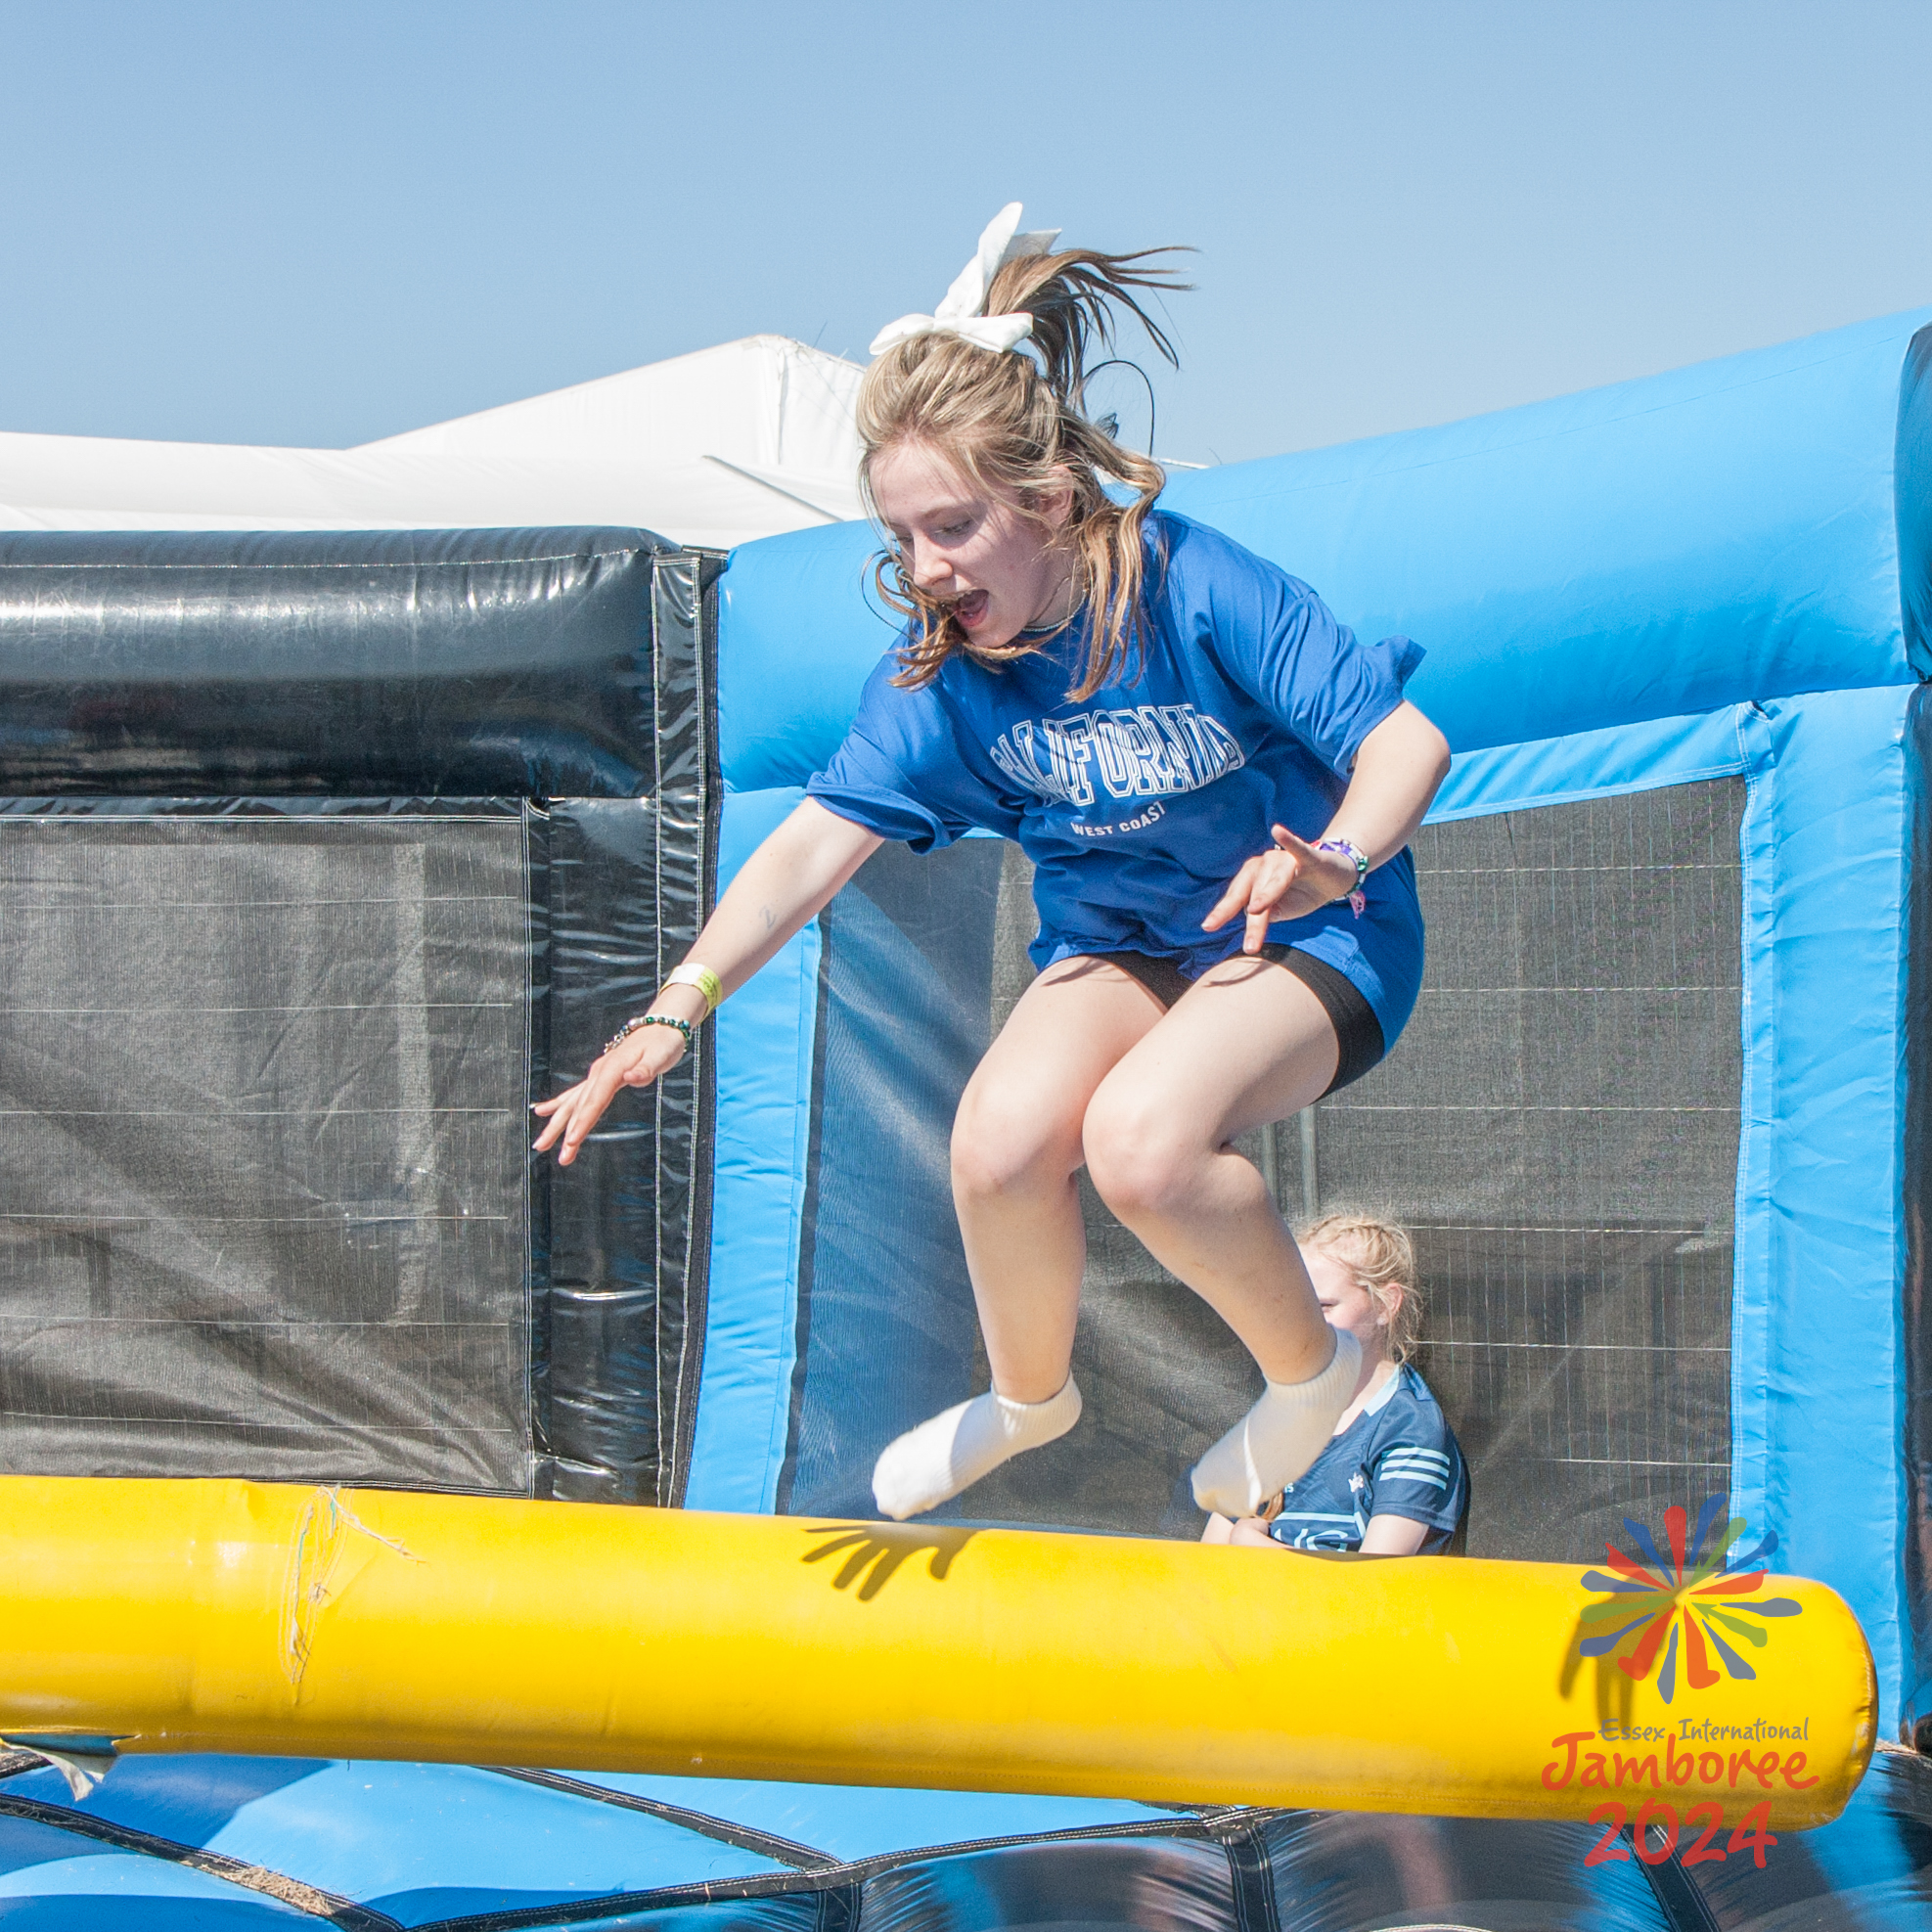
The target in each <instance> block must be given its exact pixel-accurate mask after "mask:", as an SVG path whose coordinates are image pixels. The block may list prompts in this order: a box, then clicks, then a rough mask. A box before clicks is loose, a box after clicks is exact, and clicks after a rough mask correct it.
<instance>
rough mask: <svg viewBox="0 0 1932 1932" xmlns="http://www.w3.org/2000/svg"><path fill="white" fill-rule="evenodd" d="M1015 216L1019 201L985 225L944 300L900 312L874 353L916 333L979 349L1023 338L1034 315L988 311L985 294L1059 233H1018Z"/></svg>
mask: <svg viewBox="0 0 1932 1932" xmlns="http://www.w3.org/2000/svg"><path fill="white" fill-rule="evenodd" d="M1019 214H1020V204H1019V203H1018V202H1008V203H1007V205H1006V206H1005V207H1003V208H1002V209H1001V210H1000V212H999V213H998V214H996V215H995V216H994V217H993V219H992V220H991V221H989V222H988V223H987V224H986V229H985V232H984V233H983V234H982V235H981V236H980V238H979V250H978V252H977V253H976V254H975V255H974V256H973V258H972V259H971V260H970V261H969V262H967V263H966V266H965V267H964V268H963V269H961V270H960V272H959V274H958V275H957V276H955V277H954V278H953V286H952V287H951V288H950V289H948V290H947V291H946V298H945V300H944V301H942V302H941V303H940V304H939V306H938V307H937V308H936V309H935V310H934V311H933V312H932V313H931V314H930V315H902V316H901V317H900V318H899V320H898V321H897V322H888V323H887V324H886V325H885V327H884V328H883V329H881V330H880V331H879V332H878V334H877V335H876V336H875V337H873V345H872V352H873V354H874V355H883V354H884V353H885V351H886V350H887V349H889V348H891V347H893V346H894V345H895V344H897V343H899V342H907V341H911V340H912V338H913V337H915V336H964V337H966V340H967V341H968V342H977V343H978V344H979V346H980V347H981V348H982V349H1011V348H1013V347H1016V346H1017V345H1018V344H1019V343H1020V342H1023V341H1024V340H1025V339H1026V337H1028V336H1029V335H1030V334H1031V333H1032V330H1033V318H1032V317H1031V316H1030V315H1026V314H1023V313H1022V314H1017V315H988V314H987V313H986V292H987V290H988V289H990V288H991V287H992V286H993V278H994V276H996V275H997V274H998V273H999V272H1000V270H1001V269H1003V268H1004V267H1005V266H1006V265H1007V263H1008V262H1010V261H1023V260H1025V258H1026V257H1027V256H1028V255H1044V254H1045V253H1046V252H1047V251H1048V250H1049V249H1050V248H1051V247H1053V246H1054V244H1055V243H1056V242H1057V241H1058V240H1059V233H1060V232H1059V230H1058V229H1057V228H1040V229H1035V230H1034V231H1033V232H1032V233H1030V234H1026V235H1022V234H1020V233H1019V232H1018V230H1019Z"/></svg>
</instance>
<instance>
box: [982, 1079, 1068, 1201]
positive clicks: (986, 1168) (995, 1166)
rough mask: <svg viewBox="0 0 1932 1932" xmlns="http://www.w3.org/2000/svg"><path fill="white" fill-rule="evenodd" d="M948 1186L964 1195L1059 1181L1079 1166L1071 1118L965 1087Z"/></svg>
mask: <svg viewBox="0 0 1932 1932" xmlns="http://www.w3.org/2000/svg"><path fill="white" fill-rule="evenodd" d="M952 1163H953V1188H954V1191H955V1192H957V1193H959V1194H962V1195H964V1196H966V1198H967V1199H969V1200H988V1199H993V1198H995V1197H997V1196H999V1195H1003V1194H1011V1193H1018V1192H1026V1191H1031V1190H1033V1189H1035V1188H1039V1187H1059V1186H1062V1185H1064V1183H1065V1182H1066V1181H1067V1179H1068V1178H1069V1177H1070V1176H1071V1175H1072V1173H1073V1172H1074V1170H1075V1169H1076V1168H1077V1167H1078V1166H1079V1165H1080V1130H1079V1125H1078V1123H1077V1122H1076V1121H1070V1120H1060V1119H1057V1118H1056V1116H1055V1114H1054V1112H1053V1110H1052V1109H1051V1108H1050V1107H1046V1106H1041V1105H1028V1104H1025V1103H1023V1102H1017V1101H1015V1099H1014V1097H1012V1096H1011V1095H1004V1096H1002V1095H996V1094H987V1093H984V1092H981V1091H978V1090H976V1089H974V1088H970V1087H968V1088H967V1089H966V1097H965V1099H964V1100H962V1101H961V1102H960V1110H959V1113H958V1115H957V1116H956V1117H955V1119H954V1121H953V1148H952Z"/></svg>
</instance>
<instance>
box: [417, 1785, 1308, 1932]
mask: <svg viewBox="0 0 1932 1932" xmlns="http://www.w3.org/2000/svg"><path fill="white" fill-rule="evenodd" d="M584 1795H585V1796H587V1797H588V1796H598V1797H602V1798H603V1799H605V1800H607V1799H608V1797H609V1796H610V1794H609V1793H602V1792H599V1791H598V1790H597V1787H595V1786H593V1787H592V1789H591V1791H588V1792H586V1793H585V1794H584ZM1280 1816H1283V1814H1281V1813H1277V1812H1273V1811H1259V1810H1257V1811H1255V1812H1246V1811H1241V1810H1230V1811H1227V1812H1221V1813H1214V1814H1202V1815H1199V1816H1196V1817H1194V1818H1191V1819H1185V1820H1183V1819H1171V1820H1170V1819H1150V1820H1146V1821H1137V1822H1130V1823H1124V1824H1083V1825H1074V1826H1072V1827H1070V1828H1069V1829H1067V1830H1064V1831H1028V1832H1016V1833H1012V1834H1011V1835H1009V1836H1006V1837H1000V1838H969V1839H965V1840H963V1841H961V1842H960V1843H958V1844H953V1845H921V1846H919V1847H917V1848H914V1849H911V1850H908V1851H903V1852H881V1853H879V1854H878V1855H877V1856H876V1857H875V1858H868V1859H854V1860H853V1861H851V1862H850V1863H849V1864H846V1865H832V1866H830V1867H828V1868H827V1869H826V1870H824V1871H810V1872H786V1871H774V1872H764V1873H760V1874H758V1875H757V1876H754V1877H749V1878H709V1879H696V1880H694V1881H692V1882H690V1883H688V1884H684V1885H663V1886H657V1887H654V1888H653V1889H651V1891H648V1892H624V1893H613V1894H611V1895H610V1896H609V1897H607V1898H603V1899H584V1900H573V1901H572V1902H571V1903H570V1904H568V1905H555V1906H517V1907H515V1908H514V1909H512V1910H507V1911H485V1912H472V1913H466V1914H464V1915H463V1916H461V1917H457V1918H437V1919H431V1920H427V1921H426V1922H424V1923H422V1924H419V1925H417V1926H416V1927H415V1928H414V1932H526V1928H528V1932H535V1929H536V1928H539V1927H549V1926H553V1925H586V1926H589V1925H595V1924H597V1923H598V1921H599V1920H601V1919H620V1918H622V1917H623V1916H624V1915H625V1914H626V1913H629V1912H638V1911H650V1910H655V1909H658V1908H661V1907H667V1906H689V1905H709V1904H711V1903H712V1902H713V1901H716V1900H720V1899H766V1898H775V1897H776V1898H784V1897H787V1896H789V1897H803V1896H805V1895H808V1894H810V1893H814V1892H817V1893H830V1894H833V1895H836V1894H838V1893H841V1892H843V1893H850V1894H852V1899H851V1904H850V1906H849V1908H848V1910H849V1911H850V1914H851V1916H850V1918H849V1919H848V1920H847V1923H848V1924H849V1923H853V1922H856V1920H857V1918H858V1904H859V1901H858V1897H857V1894H858V1888H859V1887H861V1886H862V1885H864V1884H865V1883H866V1882H867V1880H869V1879H872V1878H876V1877H878V1876H880V1875H881V1874H882V1873H884V1872H888V1871H893V1870H897V1869H898V1868H899V1867H901V1866H903V1865H925V1864H931V1863H936V1862H937V1861H939V1860H941V1859H952V1858H966V1857H969V1856H970V1855H971V1854H973V1853H975V1852H998V1851H1005V1850H1007V1849H1008V1848H1010V1847H1012V1846H1017V1845H1067V1844H1079V1843H1093V1842H1105V1841H1108V1840H1131V1839H1136V1838H1179V1839H1184V1840H1187V1841H1189V1842H1191V1843H1199V1842H1201V1841H1203V1840H1206V1841H1208V1842H1216V1841H1218V1840H1220V1839H1221V1838H1222V1835H1223V1832H1224V1831H1225V1830H1227V1829H1228V1828H1230V1826H1229V1821H1230V1820H1242V1823H1240V1824H1239V1825H1237V1826H1235V1827H1233V1828H1234V1829H1236V1831H1237V1832H1238V1831H1241V1830H1248V1829H1252V1828H1254V1825H1253V1824H1251V1823H1249V1822H1247V1820H1254V1821H1255V1822H1256V1823H1258V1822H1259V1821H1260V1820H1265V1819H1268V1818H1275V1817H1280Z"/></svg>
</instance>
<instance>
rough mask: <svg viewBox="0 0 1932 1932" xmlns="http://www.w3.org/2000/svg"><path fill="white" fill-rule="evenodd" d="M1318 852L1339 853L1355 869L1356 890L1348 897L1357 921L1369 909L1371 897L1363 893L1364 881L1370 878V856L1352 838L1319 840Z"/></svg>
mask: <svg viewBox="0 0 1932 1932" xmlns="http://www.w3.org/2000/svg"><path fill="white" fill-rule="evenodd" d="M1315 849H1316V850H1317V851H1318V852H1339V853H1341V854H1342V856H1343V857H1344V858H1346V859H1347V860H1348V861H1349V862H1350V863H1351V864H1352V865H1353V866H1354V867H1355V890H1354V891H1352V892H1351V893H1350V894H1349V895H1348V903H1349V908H1350V910H1351V911H1352V912H1353V913H1354V914H1355V917H1356V918H1357V919H1360V918H1361V917H1362V915H1363V914H1364V913H1365V912H1367V911H1368V909H1369V895H1368V894H1367V893H1366V892H1364V891H1363V889H1362V884H1363V881H1364V880H1365V879H1366V878H1367V877H1368V876H1369V855H1368V853H1367V852H1365V851H1364V850H1363V849H1362V847H1361V846H1359V845H1358V844H1356V842H1355V841H1354V840H1353V839H1352V838H1324V839H1321V840H1318V841H1317V843H1316V847H1315Z"/></svg>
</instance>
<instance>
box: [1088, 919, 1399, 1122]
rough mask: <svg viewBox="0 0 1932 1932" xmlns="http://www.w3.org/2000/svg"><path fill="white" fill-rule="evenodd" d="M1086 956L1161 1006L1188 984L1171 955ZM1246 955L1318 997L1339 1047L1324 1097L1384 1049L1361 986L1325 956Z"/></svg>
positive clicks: (1294, 951) (1274, 948)
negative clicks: (1281, 970)
mask: <svg viewBox="0 0 1932 1932" xmlns="http://www.w3.org/2000/svg"><path fill="white" fill-rule="evenodd" d="M1087 957H1088V958H1089V959H1096V960H1104V961H1106V963H1107V964H1108V965H1109V966H1118V967H1119V968H1120V969H1121V971H1122V972H1126V973H1132V974H1133V976H1134V977H1135V978H1136V979H1138V980H1139V981H1140V982H1141V984H1142V985H1143V986H1145V987H1146V989H1147V991H1148V992H1149V993H1151V994H1152V995H1153V996H1154V998H1155V999H1156V1000H1158V1001H1159V1002H1160V1003H1161V1005H1162V1006H1164V1007H1170V1008H1171V1007H1172V1006H1173V1005H1174V1003H1175V1001H1176V1000H1178V999H1179V998H1180V997H1181V995H1182V994H1183V993H1185V992H1186V991H1187V990H1188V988H1189V987H1190V986H1191V985H1192V984H1193V983H1194V982H1193V981H1192V980H1191V979H1190V978H1189V977H1188V976H1187V975H1186V974H1185V973H1184V972H1183V971H1182V970H1181V968H1180V967H1179V966H1176V965H1175V964H1174V962H1173V961H1172V960H1157V959H1155V958H1153V957H1152V955H1151V954H1147V953H1090V954H1089V955H1088V956H1087ZM1235 957H1236V959H1238V958H1240V957H1242V956H1241V955H1240V954H1236V955H1235ZM1246 957H1247V958H1249V959H1255V958H1260V959H1264V960H1272V961H1273V962H1274V963H1275V965H1277V966H1286V967H1287V969H1288V970H1289V971H1290V972H1291V973H1293V974H1294V976H1295V977H1296V978H1297V979H1298V980H1300V981H1301V983H1302V984H1303V985H1304V986H1306V987H1307V988H1308V990H1309V991H1310V992H1311V993H1313V994H1314V995H1315V997H1316V998H1317V999H1318V1000H1320V1001H1321V1002H1322V1006H1323V1010H1324V1011H1325V1012H1326V1013H1327V1015H1328V1019H1329V1021H1330V1023H1331V1024H1332V1025H1333V1027H1334V1029H1335V1043H1336V1045H1337V1046H1338V1047H1339V1048H1340V1049H1341V1058H1340V1060H1339V1061H1338V1062H1337V1063H1336V1066H1335V1077H1334V1078H1333V1079H1332V1080H1331V1081H1329V1082H1328V1086H1327V1090H1326V1092H1325V1094H1324V1095H1323V1097H1322V1098H1323V1099H1324V1100H1326V1099H1327V1097H1328V1094H1332V1093H1334V1092H1335V1091H1336V1090H1337V1089H1339V1088H1342V1087H1346V1086H1348V1085H1349V1084H1350V1083H1351V1082H1352V1081H1356V1080H1360V1079H1361V1078H1362V1076H1363V1075H1364V1074H1365V1073H1367V1072H1369V1071H1370V1068H1372V1067H1373V1066H1374V1065H1375V1064H1376V1062H1377V1061H1378V1060H1380V1058H1381V1057H1382V1056H1383V1055H1384V1054H1385V1053H1386V1052H1387V1051H1388V1049H1387V1048H1386V1047H1385V1046H1384V1045H1383V1044H1382V1023H1381V1021H1380V1020H1378V1019H1377V1018H1376V1017H1375V1010H1374V1008H1373V1007H1371V1006H1370V1004H1369V1002H1368V1001H1367V1000H1365V999H1364V998H1363V997H1362V989H1361V988H1360V987H1359V986H1357V985H1356V983H1355V982H1354V980H1352V979H1350V978H1349V976H1348V975H1347V974H1346V973H1343V972H1337V971H1336V970H1335V969H1334V967H1333V966H1330V965H1329V964H1328V963H1327V961H1326V960H1318V959H1317V958H1316V957H1315V955H1314V954H1313V953H1305V952H1303V951H1302V950H1301V948H1300V947H1299V946H1281V945H1275V944H1270V945H1267V946H1264V947H1263V948H1262V949H1261V951H1260V953H1259V954H1258V955H1256V954H1253V953H1250V954H1248V955H1246Z"/></svg>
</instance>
